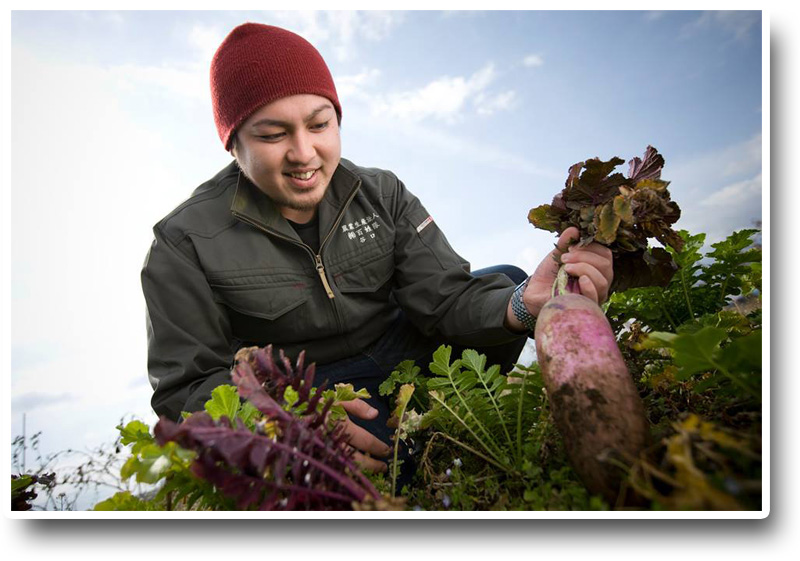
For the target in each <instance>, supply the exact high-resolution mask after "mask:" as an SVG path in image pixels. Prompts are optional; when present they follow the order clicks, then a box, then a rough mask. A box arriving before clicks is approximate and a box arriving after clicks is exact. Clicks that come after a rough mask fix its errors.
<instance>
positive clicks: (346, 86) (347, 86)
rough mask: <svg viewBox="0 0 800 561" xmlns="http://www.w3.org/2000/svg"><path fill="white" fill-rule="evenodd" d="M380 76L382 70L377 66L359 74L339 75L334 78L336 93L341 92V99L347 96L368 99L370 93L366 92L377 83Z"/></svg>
mask: <svg viewBox="0 0 800 561" xmlns="http://www.w3.org/2000/svg"><path fill="white" fill-rule="evenodd" d="M380 76H381V71H380V70H378V69H377V68H368V69H365V70H362V71H361V72H359V73H358V74H349V75H346V76H338V77H336V78H335V79H334V80H335V81H336V93H337V94H339V98H340V99H341V98H347V97H354V98H361V99H368V98H369V95H367V94H366V93H365V92H366V91H368V90H369V89H370V87H372V86H374V85H376V83H377V82H378V79H379V78H380ZM342 101H344V100H342Z"/></svg>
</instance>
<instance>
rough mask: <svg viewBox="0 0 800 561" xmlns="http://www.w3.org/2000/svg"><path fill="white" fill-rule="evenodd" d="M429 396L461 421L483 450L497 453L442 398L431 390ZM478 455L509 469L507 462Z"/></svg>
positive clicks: (506, 469)
mask: <svg viewBox="0 0 800 561" xmlns="http://www.w3.org/2000/svg"><path fill="white" fill-rule="evenodd" d="M431 397H433V399H434V400H436V401H437V402H439V403H440V404H441V405H442V407H444V408H445V409H446V410H447V412H448V413H450V414H451V415H452V416H453V417H454V418H455V419H456V420H457V421H458V422H459V423H461V424H462V425H463V426H464V428H465V429H467V431H468V432H469V433H470V434H471V435H472V438H474V439H475V440H476V441H477V442H478V443H479V444H480V445H481V446H482V447H483V448H484V450H486V452H487V453H489V454H490V455H492V456H494V455H495V454H496V453H497V452H496V451H495V450H492V449H491V448H490V447H489V446H488V445H487V444H486V443H485V442H484V441H483V440H481V438H480V437H479V436H478V435H477V434H475V431H473V430H472V427H470V426H469V425H468V424H467V422H466V421H464V419H462V418H461V417H459V416H458V413H456V412H455V411H453V410H452V409H451V408H450V407H448V405H447V404H446V403H445V402H444V399H439V398H438V397H437V396H436V394H435V393H433V392H432V393H431ZM473 417H474V415H473ZM443 436H445V437H447V435H443ZM448 438H449V437H448ZM451 440H453V439H451ZM478 455H479V456H481V457H482V458H483V459H485V460H486V461H488V462H490V463H492V464H494V465H495V466H497V467H499V468H500V469H502V470H503V471H509V468H508V467H507V464H506V465H504V464H503V463H501V462H500V461H499V460H497V459H490V458H487V457H485V456H483V455H481V454H478Z"/></svg>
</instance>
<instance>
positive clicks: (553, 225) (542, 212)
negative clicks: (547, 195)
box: [528, 205, 561, 232]
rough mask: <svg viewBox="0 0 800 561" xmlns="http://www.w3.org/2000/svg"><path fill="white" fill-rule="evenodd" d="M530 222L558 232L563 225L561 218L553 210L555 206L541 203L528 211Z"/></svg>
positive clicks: (542, 228) (543, 228)
mask: <svg viewBox="0 0 800 561" xmlns="http://www.w3.org/2000/svg"><path fill="white" fill-rule="evenodd" d="M528 222H530V223H531V224H533V225H534V226H536V227H537V228H539V229H541V230H547V231H548V232H558V230H559V227H560V226H561V220H560V218H559V217H558V216H557V215H556V214H555V212H553V207H551V206H550V205H541V206H537V207H536V208H532V209H531V210H530V212H528Z"/></svg>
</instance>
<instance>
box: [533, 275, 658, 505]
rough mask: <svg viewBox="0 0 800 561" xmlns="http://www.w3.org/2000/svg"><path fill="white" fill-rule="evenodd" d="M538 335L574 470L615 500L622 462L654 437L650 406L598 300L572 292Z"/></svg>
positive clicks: (547, 313) (541, 323)
mask: <svg viewBox="0 0 800 561" xmlns="http://www.w3.org/2000/svg"><path fill="white" fill-rule="evenodd" d="M562 290H563V285H562ZM534 336H535V340H536V352H537V355H538V361H539V365H540V367H541V369H542V375H543V378H544V383H545V388H546V389H547V394H548V397H549V401H550V408H551V412H552V415H553V419H554V421H555V424H556V428H557V429H558V431H559V432H560V434H561V436H562V438H563V440H564V444H565V446H566V450H567V456H568V458H569V460H570V463H571V465H572V468H573V469H574V470H575V472H576V474H577V475H578V476H579V477H580V479H581V481H583V483H584V485H586V487H587V489H588V490H589V491H590V492H592V493H594V494H601V495H603V496H604V497H605V498H606V500H608V501H609V502H610V503H611V504H612V505H613V504H614V502H615V500H616V499H617V497H618V494H619V490H620V483H621V481H622V476H623V475H624V471H623V470H621V469H620V468H619V466H618V462H622V463H624V464H630V463H631V462H632V461H633V460H634V459H635V458H636V457H637V456H638V455H639V453H640V452H641V451H642V450H643V449H644V448H645V446H646V445H647V440H648V423H647V419H646V417H645V414H644V407H643V405H642V401H641V399H640V398H639V394H638V393H637V391H636V387H635V386H634V383H633V380H632V378H631V375H630V373H629V372H628V369H627V367H626V366H625V361H624V360H623V358H622V354H621V353H620V351H619V348H618V347H617V342H616V339H615V337H614V332H613V330H612V329H611V326H610V325H609V323H608V320H607V319H606V317H605V315H604V314H603V311H602V310H601V309H600V307H599V306H598V305H597V304H595V303H594V302H593V301H592V300H590V299H589V298H587V297H585V296H582V295H580V294H571V293H564V294H561V295H559V296H555V297H554V298H551V299H550V300H549V301H548V302H547V303H546V304H545V305H544V307H543V308H542V310H541V312H540V313H539V317H538V319H537V323H536V331H535V334H534ZM608 460H612V461H608Z"/></svg>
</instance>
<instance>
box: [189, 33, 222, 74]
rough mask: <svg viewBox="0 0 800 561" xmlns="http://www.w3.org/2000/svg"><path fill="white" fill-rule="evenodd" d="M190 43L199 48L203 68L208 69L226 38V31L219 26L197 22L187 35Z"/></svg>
mask: <svg viewBox="0 0 800 561" xmlns="http://www.w3.org/2000/svg"><path fill="white" fill-rule="evenodd" d="M187 39H188V41H189V44H190V45H191V46H192V47H194V48H195V49H197V52H198V56H199V59H200V60H199V61H198V62H199V63H201V64H202V66H203V68H205V69H208V68H209V67H210V65H211V59H212V58H214V53H215V52H217V48H218V47H219V46H220V44H221V43H222V41H223V39H225V33H224V32H223V31H222V30H221V29H219V28H217V27H212V26H208V25H203V24H195V25H194V26H193V27H192V29H191V30H190V31H189V34H188V35H187Z"/></svg>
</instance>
